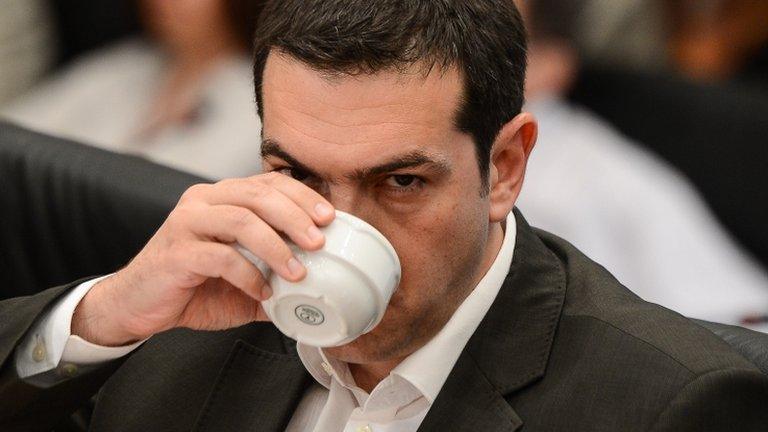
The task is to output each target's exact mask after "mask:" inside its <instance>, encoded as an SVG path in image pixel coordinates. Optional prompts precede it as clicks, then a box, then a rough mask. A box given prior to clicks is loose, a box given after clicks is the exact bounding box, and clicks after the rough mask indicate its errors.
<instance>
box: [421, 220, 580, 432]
mask: <svg viewBox="0 0 768 432" xmlns="http://www.w3.org/2000/svg"><path fill="white" fill-rule="evenodd" d="M515 211H516V214H515V216H516V218H517V228H518V231H517V242H516V244H515V254H514V259H513V261H512V266H511V268H510V271H509V274H507V277H506V279H505V281H504V284H503V285H502V287H501V290H500V291H499V294H498V296H497V297H496V300H495V301H494V303H493V305H492V306H491V309H490V310H489V311H488V313H487V314H486V316H485V318H484V319H483V321H482V322H481V323H480V326H479V327H478V329H477V331H475V333H474V335H472V338H471V339H470V340H469V342H468V344H467V346H466V348H465V349H464V351H463V352H462V354H461V356H460V357H459V360H458V362H457V363H456V366H454V368H453V371H452V372H451V374H450V375H449V377H448V380H447V381H446V383H445V385H444V386H443V389H442V390H441V392H440V394H439V395H438V398H437V399H436V400H435V403H434V404H433V405H432V408H431V409H430V411H429V413H428V414H427V417H426V418H425V419H424V422H423V423H422V425H421V428H419V430H420V431H431V430H441V429H442V430H451V431H476V430H485V431H514V430H516V429H517V428H519V427H520V426H521V425H522V419H521V418H520V417H519V416H518V415H517V413H516V412H515V411H514V409H513V408H512V407H510V405H509V404H508V403H507V402H506V400H505V399H504V396H505V395H509V394H511V393H514V392H515V391H517V390H520V389H522V388H523V387H525V386H527V385H528V384H530V383H532V382H534V381H536V380H538V379H539V378H541V377H542V376H543V375H544V373H545V370H546V367H547V361H548V360H549V354H550V351H551V349H552V343H553V340H554V335H555V330H556V328H557V324H558V322H559V319H560V314H561V311H562V307H563V303H564V301H565V283H566V279H565V271H564V269H563V267H562V265H561V264H560V262H559V261H558V259H557V257H556V256H555V255H554V254H553V253H552V252H551V251H550V250H549V249H548V248H547V247H546V246H545V245H544V243H542V241H541V240H540V239H539V237H538V236H537V235H536V233H535V232H534V230H533V229H532V228H531V227H530V226H529V225H528V224H527V222H526V221H525V219H524V218H523V217H522V215H520V214H519V212H517V210H515ZM457 413H462V414H461V415H457Z"/></svg>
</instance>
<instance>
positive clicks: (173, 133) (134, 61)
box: [2, 0, 261, 179]
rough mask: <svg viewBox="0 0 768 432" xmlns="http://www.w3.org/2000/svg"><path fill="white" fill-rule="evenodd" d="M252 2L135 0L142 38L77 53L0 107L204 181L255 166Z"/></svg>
mask: <svg viewBox="0 0 768 432" xmlns="http://www.w3.org/2000/svg"><path fill="white" fill-rule="evenodd" d="M259 3H260V2H258V1H253V0H175V1H171V2H169V1H165V0H140V1H138V4H137V6H136V7H137V8H138V12H139V14H138V15H139V18H140V21H141V24H142V29H143V30H144V32H143V33H144V34H143V36H144V37H132V38H129V39H127V40H123V41H120V42H118V43H115V44H113V45H111V46H109V47H106V48H103V49H101V50H98V51H96V52H93V53H90V54H88V55H87V56H85V57H84V58H82V59H79V60H76V61H75V62H74V63H73V64H71V65H70V66H69V67H67V68H66V69H65V70H64V71H62V72H59V73H56V74H55V75H54V76H52V77H51V78H50V79H49V80H47V82H44V83H43V84H41V85H39V86H38V87H36V88H35V89H34V91H32V92H31V93H29V94H26V95H23V96H21V97H20V98H19V99H17V100H15V101H13V102H12V103H10V104H9V105H8V106H6V107H5V108H4V109H3V110H2V116H4V117H6V118H7V119H9V120H11V121H15V122H17V123H19V124H21V125H23V126H27V127H29V128H31V129H35V130H38V131H43V132H46V133H50V134H52V135H57V136H64V137H68V138H73V139H76V140H79V141H83V142H86V143H90V144H92V145H96V146H99V147H103V148H105V149H109V150H113V151H118V152H125V153H134V154H140V155H143V156H146V157H147V158H149V159H152V160H154V161H156V162H159V163H163V164H166V165H169V166H172V167H175V168H178V169H181V170H184V171H187V172H191V173H194V174H198V175H201V176H204V177H208V178H211V179H219V178H224V177H237V176H247V175H251V174H255V173H258V172H259V171H260V152H259V144H260V130H261V125H260V124H259V120H258V117H257V116H256V111H255V107H254V104H253V84H252V78H251V75H252V74H251V65H250V57H249V54H250V47H251V41H252V38H253V32H254V28H253V26H254V25H255V21H256V16H257V15H258V8H259Z"/></svg>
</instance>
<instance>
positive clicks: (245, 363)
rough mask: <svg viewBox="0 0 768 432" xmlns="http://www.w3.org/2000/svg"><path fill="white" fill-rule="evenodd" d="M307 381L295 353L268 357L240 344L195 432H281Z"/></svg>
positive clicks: (272, 354) (242, 342)
mask: <svg viewBox="0 0 768 432" xmlns="http://www.w3.org/2000/svg"><path fill="white" fill-rule="evenodd" d="M293 343H294V344H295V342H293ZM286 345H289V343H286ZM308 380H309V374H307V373H306V370H305V369H304V366H303V365H302V364H301V361H300V360H299V359H298V357H297V356H296V355H295V351H294V353H292V352H291V351H289V352H288V354H279V353H274V352H268V351H264V350H261V349H259V348H256V347H255V346H253V345H251V344H248V343H246V342H244V341H243V340H238V341H237V342H236V343H235V345H234V347H233V348H232V351H231V353H230V355H229V357H228V359H227V361H226V363H225V364H224V366H223V367H222V369H221V372H220V373H219V376H218V378H217V379H216V383H215V384H214V386H213V390H212V391H211V393H210V394H209V395H208V400H207V401H206V402H205V405H204V407H203V410H202V411H201V412H200V414H199V417H198V419H197V422H196V425H195V427H194V429H193V430H194V431H198V432H202V431H217V432H218V431H238V432H239V431H260V432H261V431H265V432H269V431H275V432H278V431H283V430H285V427H286V426H287V424H288V421H289V420H290V418H291V415H292V414H293V411H294V410H295V408H296V406H297V405H298V403H299V401H300V400H301V396H302V394H303V392H304V389H305V388H306V386H307V384H308V382H309V381H308Z"/></svg>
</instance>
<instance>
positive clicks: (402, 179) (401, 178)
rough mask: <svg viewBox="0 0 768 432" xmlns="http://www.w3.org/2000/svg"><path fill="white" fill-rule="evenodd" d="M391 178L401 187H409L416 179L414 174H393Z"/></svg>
mask: <svg viewBox="0 0 768 432" xmlns="http://www.w3.org/2000/svg"><path fill="white" fill-rule="evenodd" d="M390 178H391V179H392V180H393V181H394V183H395V184H396V185H397V186H400V187H408V186H410V185H412V184H413V182H414V181H416V177H415V176H412V175H393V176H392V177H390Z"/></svg>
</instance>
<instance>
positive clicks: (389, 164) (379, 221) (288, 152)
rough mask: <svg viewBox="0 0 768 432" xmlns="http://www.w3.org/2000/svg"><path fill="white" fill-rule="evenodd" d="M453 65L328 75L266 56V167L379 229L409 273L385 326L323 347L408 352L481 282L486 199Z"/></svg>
mask: <svg viewBox="0 0 768 432" xmlns="http://www.w3.org/2000/svg"><path fill="white" fill-rule="evenodd" d="M461 91H462V81H461V78H460V76H459V73H458V72H457V71H456V70H455V69H451V70H447V71H442V72H441V71H440V70H438V69H437V68H435V69H433V71H432V72H431V73H430V74H429V75H428V76H426V77H425V76H424V74H422V73H419V72H414V73H412V74H403V73H401V72H397V71H391V72H390V71H387V72H380V73H377V74H374V75H366V74H361V75H358V76H348V75H340V76H336V77H329V76H327V75H324V74H321V73H320V72H317V71H315V70H313V69H311V68H310V67H308V66H306V65H304V64H302V63H300V62H299V61H298V60H295V59H293V58H291V57H288V56H285V55H280V54H277V53H275V52H273V53H271V54H270V55H269V58H268V60H267V64H266V68H265V71H264V77H263V87H262V96H263V99H262V100H263V107H262V108H263V135H264V143H263V148H262V152H263V154H264V169H265V171H280V172H282V173H284V174H286V175H291V176H293V177H294V178H297V179H300V180H302V181H303V182H304V183H305V184H307V185H308V186H310V187H312V188H313V189H315V190H317V191H318V192H320V193H321V194H322V195H323V196H325V197H326V198H327V199H328V200H329V201H330V202H331V203H332V204H333V205H334V206H335V207H336V208H337V209H339V210H343V211H346V212H348V213H351V214H354V215H356V216H358V217H360V218H362V219H364V220H365V221H367V222H368V223H370V224H371V225H373V226H374V227H376V228H377V229H378V230H379V231H381V232H382V233H383V234H384V235H385V236H386V237H387V239H389V241H390V242H391V243H392V245H393V246H394V248H395V250H396V251H397V254H398V256H399V258H400V263H401V266H402V280H401V283H400V286H399V288H398V290H397V291H396V292H395V294H394V296H393V297H392V300H391V302H390V304H389V307H388V308H387V311H386V314H385V316H384V318H383V320H382V322H381V323H380V324H379V325H378V326H377V327H376V328H375V329H374V330H373V331H371V332H370V333H368V334H366V335H364V336H362V337H360V338H358V339H357V340H355V341H353V342H351V343H350V344H347V345H344V346H341V347H337V348H333V349H328V350H326V353H327V354H328V355H330V356H332V357H334V358H337V359H339V360H344V361H347V362H350V363H371V362H377V361H387V360H393V359H398V358H401V357H403V356H406V355H408V354H410V353H411V352H413V351H414V350H416V349H418V348H419V347H420V346H421V345H423V344H424V343H426V341H427V340H429V338H430V337H431V336H433V335H434V334H435V333H436V332H437V331H438V330H439V329H440V328H442V326H443V325H444V324H445V322H446V321H447V320H448V318H450V316H451V315H452V314H453V312H454V311H455V309H456V307H458V305H459V304H460V302H461V301H462V300H463V299H464V298H465V297H466V295H467V294H468V293H469V291H471V289H472V288H473V287H474V284H475V283H476V281H477V279H478V272H479V271H480V270H481V267H483V265H482V264H485V263H489V262H490V261H492V260H493V257H494V256H495V253H496V251H495V250H490V251H489V250H488V249H490V248H487V247H486V246H487V241H488V232H489V217H488V208H489V207H488V206H489V205H488V198H486V197H484V196H485V194H482V193H481V181H480V173H479V169H478V166H477V159H476V153H475V147H474V144H473V140H472V138H471V137H470V136H469V135H467V134H466V133H463V132H460V131H458V130H457V129H456V127H455V126H454V119H455V115H456V111H457V109H458V107H459V102H460V95H461Z"/></svg>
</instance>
